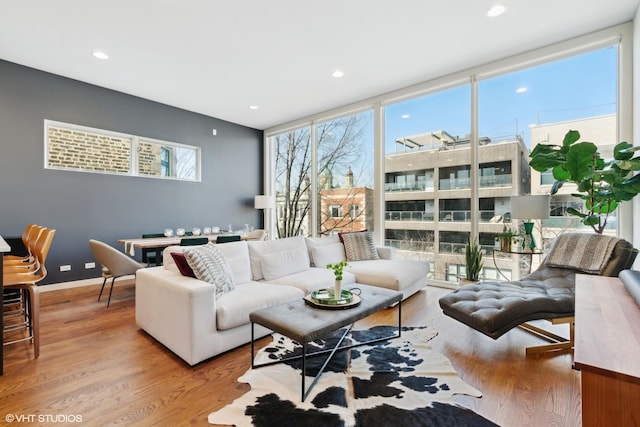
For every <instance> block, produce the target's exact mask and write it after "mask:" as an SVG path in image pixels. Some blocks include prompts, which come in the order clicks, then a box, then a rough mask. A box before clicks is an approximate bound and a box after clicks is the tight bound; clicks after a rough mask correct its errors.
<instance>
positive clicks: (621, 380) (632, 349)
mask: <svg viewBox="0 0 640 427" xmlns="http://www.w3.org/2000/svg"><path fill="white" fill-rule="evenodd" d="M575 322H576V323H575V331H576V336H575V357H574V364H575V367H576V368H577V369H580V375H581V381H582V385H581V389H582V425H583V426H585V427H588V426H625V427H626V426H640V307H638V305H637V304H636V303H635V301H634V299H633V298H632V297H631V295H630V294H629V293H628V292H627V290H626V288H625V287H624V285H623V283H622V282H621V281H620V279H618V278H614V277H599V276H587V275H578V276H577V277H576V311H575Z"/></svg>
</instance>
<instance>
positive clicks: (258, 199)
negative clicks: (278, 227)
mask: <svg viewBox="0 0 640 427" xmlns="http://www.w3.org/2000/svg"><path fill="white" fill-rule="evenodd" d="M253 206H254V208H256V209H261V210H264V211H265V218H264V221H263V223H264V228H267V224H266V222H267V215H266V210H267V209H275V207H276V198H275V196H265V195H262V194H261V195H258V196H255V198H254V201H253Z"/></svg>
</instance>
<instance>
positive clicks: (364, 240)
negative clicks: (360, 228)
mask: <svg viewBox="0 0 640 427" xmlns="http://www.w3.org/2000/svg"><path fill="white" fill-rule="evenodd" d="M342 240H343V242H344V252H345V254H346V256H347V261H349V262H351V261H361V260H373V259H378V251H377V250H376V245H375V243H374V242H373V233H371V232H370V231H368V232H366V233H362V232H358V233H345V234H343V235H342Z"/></svg>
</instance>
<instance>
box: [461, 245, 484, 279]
mask: <svg viewBox="0 0 640 427" xmlns="http://www.w3.org/2000/svg"><path fill="white" fill-rule="evenodd" d="M465 261H466V277H465V278H466V281H467V282H477V281H479V280H480V273H481V272H482V267H483V266H484V265H483V263H482V248H481V247H480V245H479V244H478V240H477V239H474V240H473V242H471V239H470V238H469V239H467V247H466V249H465Z"/></svg>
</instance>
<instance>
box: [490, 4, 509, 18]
mask: <svg viewBox="0 0 640 427" xmlns="http://www.w3.org/2000/svg"><path fill="white" fill-rule="evenodd" d="M506 10H507V8H506V7H504V6H503V5H501V4H497V5H495V6H493V7H492V8H491V9H489V10H488V11H487V16H488V17H490V18H495V17H496V16H500V15H502V14H503V13H504V12H505V11H506Z"/></svg>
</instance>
